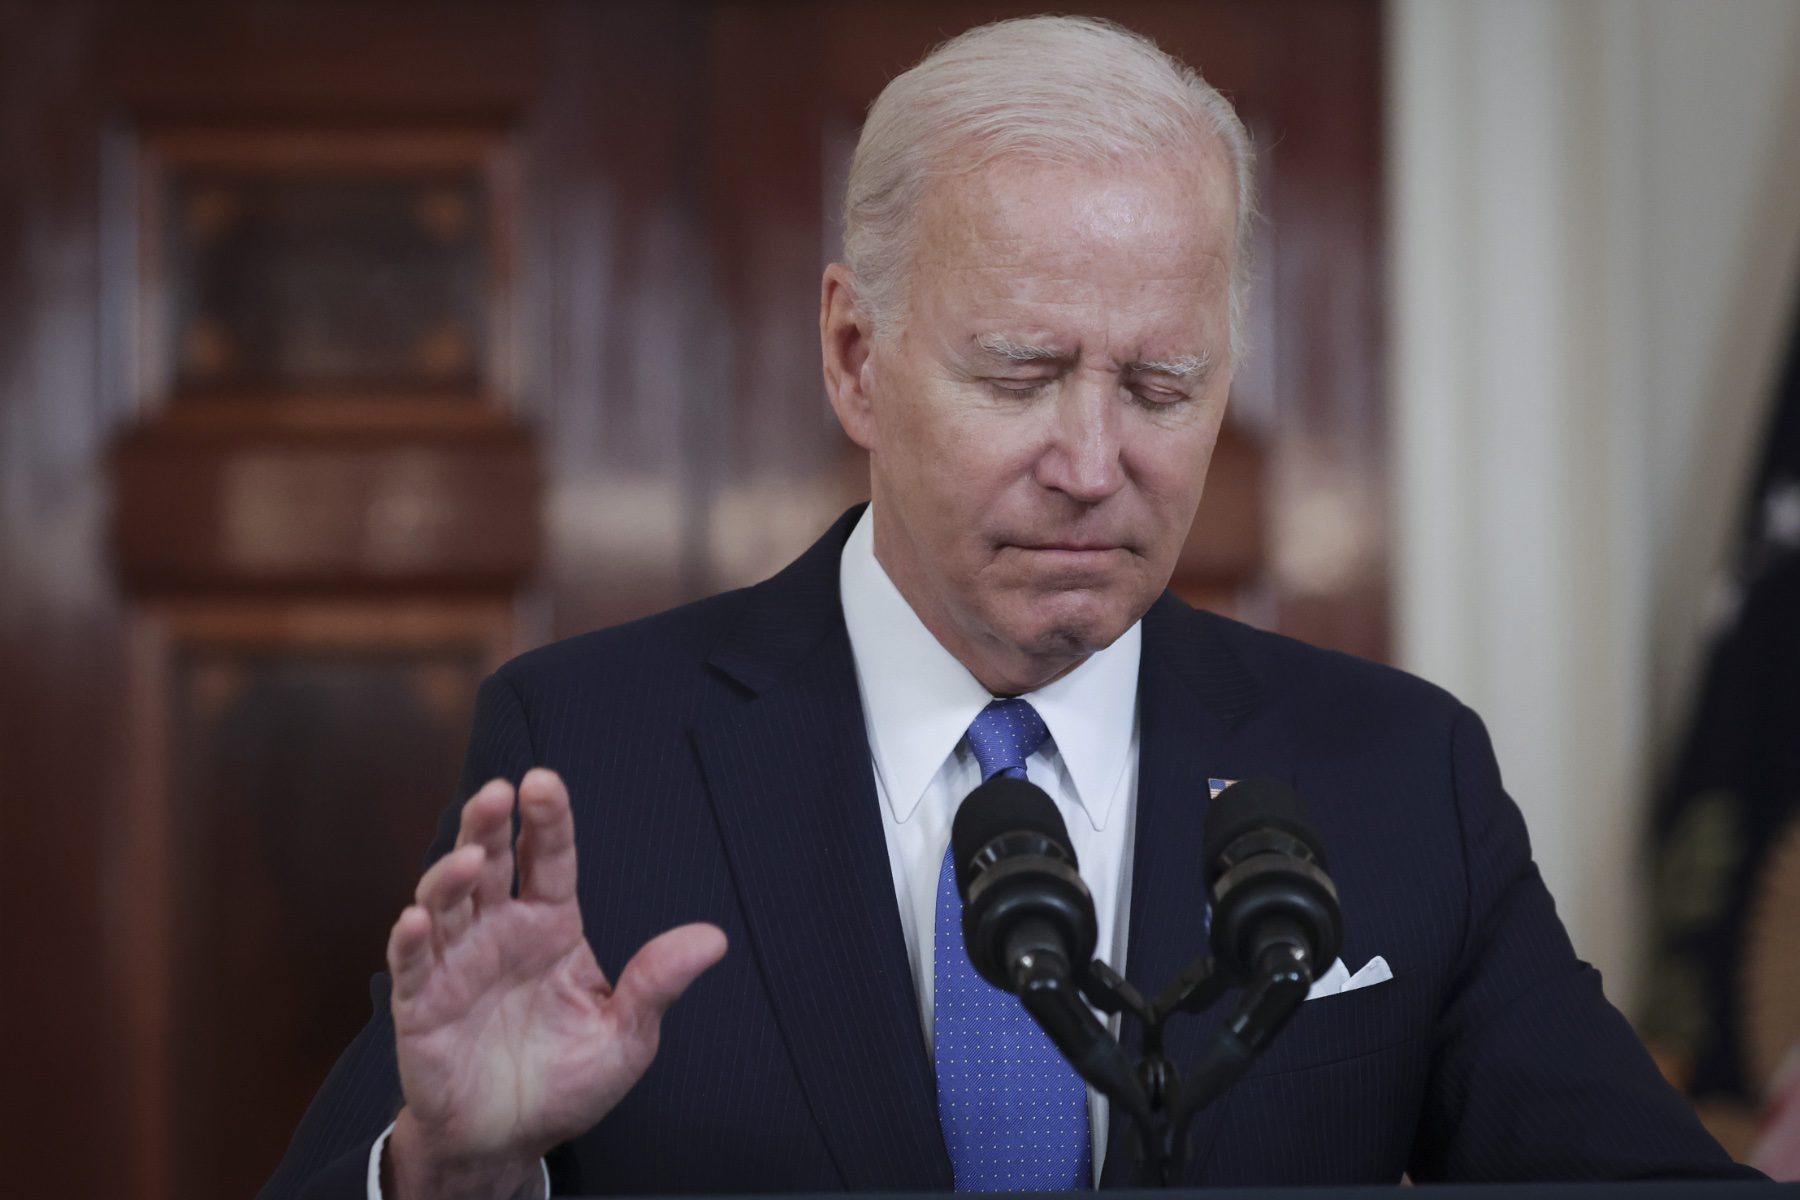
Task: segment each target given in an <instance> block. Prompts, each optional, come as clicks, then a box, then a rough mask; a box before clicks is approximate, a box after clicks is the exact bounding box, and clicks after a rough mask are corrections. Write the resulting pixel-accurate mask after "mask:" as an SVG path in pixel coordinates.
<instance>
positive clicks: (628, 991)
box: [613, 924, 725, 1024]
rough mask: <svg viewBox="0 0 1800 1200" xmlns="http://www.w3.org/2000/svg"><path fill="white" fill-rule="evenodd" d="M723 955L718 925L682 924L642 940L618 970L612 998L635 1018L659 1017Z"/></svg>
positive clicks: (640, 1019)
mask: <svg viewBox="0 0 1800 1200" xmlns="http://www.w3.org/2000/svg"><path fill="white" fill-rule="evenodd" d="M723 957H725V931H724V930H722V929H720V928H719V927H718V926H717V925H705V924H696V925H681V926H678V927H676V928H674V929H671V930H669V931H668V932H667V933H661V934H658V935H657V936H656V937H653V938H651V939H650V940H649V941H647V942H645V943H644V944H643V946H642V947H641V948H640V949H639V950H638V952H637V953H636V954H634V955H632V956H631V961H630V962H628V963H626V964H625V969H624V970H623V971H621V972H620V973H619V982H618V984H617V986H615V987H614V988H613V1000H614V1002H615V1003H617V1004H620V1005H622V1006H623V1007H624V1008H625V1009H626V1011H627V1012H629V1013H630V1014H631V1016H632V1017H633V1019H634V1020H635V1021H637V1022H647V1023H650V1024H654V1023H655V1022H657V1021H660V1020H662V1015H663V1014H664V1013H665V1012H667V1011H669V1005H671V1004H673V1003H675V1001H676V1000H678V999H680V998H681V993H683V992H685V991H687V989H688V985H689V984H691V983H693V982H694V980H696V979H698V978H699V977H700V974H701V972H703V971H705V970H706V969H707V968H708V967H710V966H712V965H713V964H714V963H716V962H718V961H719V960H720V959H721V958H723Z"/></svg>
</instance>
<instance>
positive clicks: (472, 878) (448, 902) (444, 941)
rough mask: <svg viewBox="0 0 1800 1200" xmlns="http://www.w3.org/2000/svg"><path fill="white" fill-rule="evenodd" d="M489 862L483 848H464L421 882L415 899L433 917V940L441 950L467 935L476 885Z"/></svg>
mask: <svg viewBox="0 0 1800 1200" xmlns="http://www.w3.org/2000/svg"><path fill="white" fill-rule="evenodd" d="M486 860H487V855H486V853H485V852H484V851H483V850H482V848H481V847H480V846H463V847H460V848H459V849H456V850H452V851H451V852H450V853H448V854H446V855H444V857H442V858H440V859H438V860H437V862H435V863H433V864H432V866H431V869H430V870H428V871H426V872H425V875H424V877H423V878H422V879H420V880H419V889H418V891H417V892H416V893H415V898H416V899H417V900H418V902H419V903H420V904H421V905H423V906H424V908H425V909H426V911H427V912H429V913H430V914H431V933H432V939H433V941H434V942H435V943H436V944H437V946H438V948H439V949H440V950H443V949H445V948H447V947H450V946H454V945H455V944H456V943H457V942H458V941H459V940H460V939H461V938H462V935H463V934H465V933H467V932H468V929H469V925H470V923H471V922H472V921H473V920H474V917H475V905H474V901H473V897H474V894H475V884H476V882H477V881H478V880H479V878H480V876H481V866H482V863H484V862H485V861H486Z"/></svg>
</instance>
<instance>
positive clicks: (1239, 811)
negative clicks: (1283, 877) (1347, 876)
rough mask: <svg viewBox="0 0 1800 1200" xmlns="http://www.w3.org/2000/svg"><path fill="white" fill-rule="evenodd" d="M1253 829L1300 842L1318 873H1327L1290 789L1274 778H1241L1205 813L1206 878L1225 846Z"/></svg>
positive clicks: (1296, 796) (1313, 831)
mask: <svg viewBox="0 0 1800 1200" xmlns="http://www.w3.org/2000/svg"><path fill="white" fill-rule="evenodd" d="M1253 829H1279V830H1281V831H1282V832H1283V833H1286V834H1290V835H1292V836H1293V837H1295V838H1298V839H1299V840H1300V841H1302V842H1304V843H1305V844H1306V846H1307V848H1308V849H1310V850H1311V851H1312V855H1313V860H1314V861H1315V862H1317V863H1318V864H1319V869H1320V870H1321V871H1325V870H1329V869H1330V866H1329V865H1328V864H1327V863H1326V861H1325V849H1324V846H1323V844H1322V843H1321V842H1320V840H1319V831H1318V830H1317V829H1315V828H1313V823H1312V822H1311V821H1309V820H1308V819H1307V817H1306V806H1305V805H1304V804H1302V803H1301V802H1300V796H1299V794H1298V793H1297V792H1295V791H1294V789H1293V788H1291V787H1289V786H1288V785H1287V784H1285V783H1282V782H1281V781H1280V780H1277V779H1245V780H1242V781H1240V782H1238V783H1234V784H1232V785H1231V786H1230V787H1228V788H1226V789H1225V790H1224V791H1222V792H1220V793H1219V794H1218V796H1217V798H1215V799H1214V800H1213V801H1212V803H1211V805H1210V806H1209V807H1208V808H1207V810H1206V832H1205V835H1204V836H1205V840H1206V864H1207V874H1208V877H1209V879H1210V877H1211V876H1212V874H1213V873H1214V872H1216V871H1217V870H1218V867H1217V864H1218V862H1219V859H1220V856H1221V855H1223V854H1224V852H1225V849H1226V847H1228V846H1230V845H1231V843H1233V842H1235V841H1236V840H1237V839H1238V838H1240V837H1242V836H1243V835H1244V834H1246V833H1249V832H1250V831H1251V830H1253Z"/></svg>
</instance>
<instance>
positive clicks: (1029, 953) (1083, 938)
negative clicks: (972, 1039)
mask: <svg viewBox="0 0 1800 1200" xmlns="http://www.w3.org/2000/svg"><path fill="white" fill-rule="evenodd" d="M950 853H951V858H952V860H953V861H954V862H955V864H956V890H957V891H958V892H959V893H961V894H962V900H963V944H964V945H965V946H967V947H968V950H969V959H970V961H971V962H973V963H974V964H975V970H976V973H977V974H979V975H980V976H981V977H982V978H983V979H985V980H987V981H988V982H989V983H991V984H993V985H994V986H995V987H997V988H999V989H1000V990H1001V991H1004V992H1011V993H1013V994H1014V995H1016V996H1018V997H1019V1002H1020V1003H1021V1004H1022V1005H1024V1007H1025V1011H1026V1012H1028V1013H1030V1014H1031V1017H1032V1019H1033V1020H1035V1021H1036V1022H1037V1023H1038V1027H1039V1028H1041V1029H1042V1030H1043V1031H1044V1033H1045V1034H1046V1035H1047V1036H1048V1037H1049V1039H1050V1042H1051V1044H1052V1045H1054V1046H1055V1047H1056V1048H1057V1049H1058V1050H1059V1051H1061V1052H1062V1055H1063V1057H1064V1058H1066V1059H1068V1060H1069V1065H1070V1066H1072V1067H1074V1068H1075V1073H1076V1074H1078V1075H1080V1076H1081V1077H1082V1078H1083V1079H1085V1080H1087V1081H1088V1082H1089V1083H1091V1084H1093V1085H1094V1086H1095V1087H1096V1088H1098V1089H1099V1090H1100V1091H1101V1092H1103V1093H1105V1094H1106V1095H1107V1096H1110V1097H1111V1098H1112V1100H1113V1102H1114V1103H1115V1104H1118V1105H1119V1106H1120V1107H1121V1108H1122V1109H1124V1110H1125V1111H1127V1112H1129V1113H1130V1114H1131V1115H1132V1117H1133V1119H1135V1120H1137V1121H1138V1122H1139V1123H1140V1125H1141V1126H1142V1127H1145V1128H1148V1127H1149V1126H1150V1124H1151V1122H1152V1116H1151V1112H1150V1103H1149V1100H1148V1097H1147V1096H1146V1095H1145V1092H1144V1088H1143V1085H1142V1084H1141V1083H1140V1082H1139V1080H1138V1078H1137V1074H1136V1072H1134V1071H1133V1070H1132V1066H1131V1061H1130V1060H1129V1059H1128V1058H1126V1056H1125V1052H1124V1050H1122V1049H1120V1047H1119V1043H1118V1042H1117V1041H1116V1040H1114V1038H1113V1036H1112V1034H1111V1033H1109V1032H1108V1031H1107V1028H1106V1026H1105V1025H1103V1024H1101V1023H1100V1019H1099V1018H1098V1017H1096V1016H1095V1015H1094V1014H1093V1013H1092V1012H1091V1011H1089V1009H1088V1006H1087V1005H1086V1004H1085V1003H1084V1002H1083V1001H1082V997H1081V992H1080V987H1081V984H1082V982H1083V981H1091V976H1090V967H1091V966H1092V965H1093V962H1094V944H1095V942H1096V940H1097V939H1098V924H1097V922H1096V921H1095V919H1094V897H1093V896H1092V895H1091V894H1090V893H1089V892H1088V889H1087V885H1086V884H1085V883H1083V882H1082V881H1081V875H1080V874H1079V873H1078V870H1077V863H1076V860H1075V848H1074V847H1073V846H1072V845H1070V844H1069V830H1068V827H1067V826H1066V825H1064V824H1063V819H1062V814H1060V813H1058V812H1057V811H1056V804H1055V802H1054V801H1052V800H1051V799H1050V797H1049V796H1047V795H1045V794H1044V792H1043V789H1041V788H1039V787H1036V786H1035V785H1033V784H1030V783H1027V782H1026V781H1025V780H1023V779H1008V778H1006V777H1005V776H1000V775H996V776H994V778H992V779H990V780H988V781H987V782H986V783H984V784H982V785H981V786H980V787H978V788H976V789H975V790H974V791H972V792H970V793H969V795H968V798H967V799H965V800H964V801H963V802H962V807H961V808H959V809H957V810H956V820H955V821H953V822H952V823H951V826H950ZM1121 982H1122V981H1121Z"/></svg>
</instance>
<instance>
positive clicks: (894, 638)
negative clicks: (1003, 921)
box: [838, 507, 1143, 1181]
mask: <svg viewBox="0 0 1800 1200" xmlns="http://www.w3.org/2000/svg"><path fill="white" fill-rule="evenodd" d="M873 512H874V509H873V508H872V507H871V508H870V509H868V510H865V511H864V513H863V515H862V519H861V520H859V521H858V522H857V523H856V528H855V529H854V530H852V531H851V534H850V540H849V542H848V543H846V544H845V546H844V553H843V556H842V558H841V559H840V560H839V565H838V587H839V591H840V594H841V596H842V598H843V603H844V621H845V624H846V625H847V626H848V627H849V631H850V649H851V652H852V653H853V654H854V656H855V659H856V677H857V684H858V686H859V687H860V689H861V692H862V702H863V719H864V722H865V723H866V725H867V727H868V733H869V750H870V757H871V759H872V760H873V761H872V766H873V769H874V772H875V791H876V795H877V796H878V798H879V802H880V804H881V823H882V829H883V832H885V834H886V835H887V851H888V865H889V867H890V868H891V869H892V871H893V875H894V895H895V899H896V900H897V901H898V902H899V907H900V928H901V931H902V933H903V934H904V935H905V938H906V953H907V957H908V959H909V960H910V961H911V964H912V975H913V987H914V989H915V993H916V995H917V997H918V1001H919V1021H920V1024H921V1026H922V1027H923V1029H924V1032H925V1044H926V1046H927V1048H929V1047H930V1046H931V1045H932V1019H931V1005H932V940H933V933H934V931H935V929H936V912H937V888H938V872H939V870H940V868H941V867H942V865H943V860H944V849H945V847H947V846H948V845H949V844H950V823H951V821H952V820H953V819H954V817H955V816H956V809H957V806H958V805H960V804H961V803H962V801H963V797H965V796H967V795H968V794H969V793H970V792H971V791H973V790H975V788H976V786H977V785H978V784H980V782H981V768H980V766H979V765H978V764H977V763H976V761H975V755H974V752H973V751H971V750H970V749H969V744H968V740H967V738H966V737H965V734H966V733H967V732H968V728H969V723H970V722H971V721H973V720H974V719H975V716H976V714H977V713H979V712H981V710H982V709H984V708H986V707H987V706H988V704H989V703H990V702H992V701H993V699H994V697H993V695H991V694H990V693H989V692H988V690H987V689H986V688H985V687H983V686H982V685H981V684H980V683H979V682H978V681H977V680H976V678H975V677H974V676H973V675H971V674H970V673H969V671H968V668H966V667H964V666H963V665H962V664H961V663H960V662H958V661H957V660H956V659H955V658H954V657H952V656H951V654H950V652H949V651H948V650H946V649H944V647H943V646H942V645H940V644H939V643H938V640H937V639H936V638H935V637H933V636H932V635H931V631H930V630H928V629H926V628H925V625H924V623H923V622H922V621H920V620H919V618H918V615H917V614H916V613H914V612H913V610H912V606H911V605H909V604H908V603H907V602H906V598H905V597H904V596H902V595H901V594H900V590H899V589H898V588H896V587H895V586H894V583H893V581H892V580H891V579H889V578H888V574H887V572H886V571H885V570H883V569H882V566H881V564H880V563H879V562H878V561H876V558H875V534H874V524H873V517H872V514H873ZM1142 645H1143V631H1142V629H1141V627H1140V626H1139V625H1136V624H1134V625H1132V627H1131V628H1130V629H1128V630H1127V631H1126V632H1125V634H1124V635H1123V636H1122V637H1120V638H1119V639H1118V640H1117V641H1116V642H1114V643H1113V644H1112V645H1110V646H1108V647H1107V648H1106V649H1104V650H1101V651H1099V652H1098V653H1096V654H1093V655H1091V656H1090V657H1089V658H1088V659H1087V660H1086V661H1085V662H1083V663H1082V664H1081V665H1080V666H1078V667H1076V668H1075V669H1074V670H1073V671H1070V672H1069V673H1068V674H1067V675H1064V676H1063V677H1062V678H1061V679H1058V680H1056V681H1055V682H1054V683H1051V684H1047V685H1045V686H1044V687H1041V688H1039V689H1038V690H1037V691H1035V692H1030V693H1028V694H1027V695H1026V696H1025V699H1027V700H1029V701H1030V702H1031V706H1032V707H1033V708H1034V709H1036V710H1037V713H1038V715H1039V716H1040V717H1042V718H1043V719H1044V724H1045V725H1046V726H1048V727H1049V729H1050V738H1049V740H1048V741H1046V742H1045V743H1044V745H1043V746H1042V747H1040V748H1039V749H1038V751H1037V752H1036V753H1035V754H1033V755H1032V756H1031V757H1030V758H1029V759H1028V760H1027V761H1026V764H1025V771H1026V774H1027V775H1028V776H1029V777H1030V779H1031V782H1033V783H1035V784H1036V785H1037V786H1038V787H1041V788H1043V789H1044V791H1045V792H1047V793H1049V796H1050V798H1051V800H1053V801H1055V803H1056V807H1057V810H1058V811H1059V812H1060V813H1061V814H1062V818H1063V821H1064V823H1065V824H1066V825H1067V826H1068V828H1069V839H1070V841H1071V842H1072V843H1073V844H1074V848H1075V856H1076V858H1077V859H1078V860H1079V861H1080V864H1081V877H1082V879H1083V880H1084V881H1085V882H1086V883H1087V885H1088V889H1089V890H1090V891H1091V892H1093V895H1094V910H1095V915H1096V916H1097V918H1098V921H1099V935H1100V936H1099V942H1098V944H1097V946H1096V947H1095V954H1096V955H1097V956H1098V957H1100V958H1103V959H1105V960H1106V961H1107V962H1109V963H1111V964H1112V965H1113V966H1114V967H1116V968H1118V969H1119V970H1120V971H1121V972H1123V971H1124V969H1125V962H1124V957H1125V946H1126V922H1127V919H1128V917H1129V914H1130V911H1131V902H1130V901H1131V848H1132V830H1133V828H1134V827H1135V825H1136V819H1137V770H1138V721H1137V683H1138V658H1139V655H1140V652H1141V649H1142ZM1115 1030H1116V1026H1115ZM1106 1120H1107V1100H1106V1098H1105V1097H1104V1096H1102V1095H1100V1094H1099V1093H1098V1092H1095V1091H1093V1090H1092V1089H1089V1092H1088V1121H1089V1126H1090V1131H1091V1133H1092V1135H1093V1163H1094V1178H1095V1180H1096V1181H1098V1179H1099V1178H1100V1172H1101V1169H1102V1167H1103V1166H1104V1163H1105V1153H1106Z"/></svg>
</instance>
